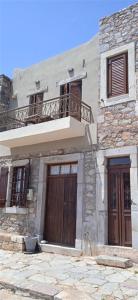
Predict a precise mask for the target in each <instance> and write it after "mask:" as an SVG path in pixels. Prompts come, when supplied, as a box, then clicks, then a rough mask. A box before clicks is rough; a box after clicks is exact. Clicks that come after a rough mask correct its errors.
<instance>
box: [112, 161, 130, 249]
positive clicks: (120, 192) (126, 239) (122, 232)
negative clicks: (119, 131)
mask: <svg viewBox="0 0 138 300" xmlns="http://www.w3.org/2000/svg"><path fill="white" fill-rule="evenodd" d="M119 160H120V164H119ZM123 162H124V163H123ZM127 163H128V164H127ZM108 242H109V244H110V245H119V246H127V247H129V246H131V245H132V228H131V194H130V166H129V158H126V157H124V158H123V157H122V158H119V159H118V158H114V159H110V160H109V166H108Z"/></svg>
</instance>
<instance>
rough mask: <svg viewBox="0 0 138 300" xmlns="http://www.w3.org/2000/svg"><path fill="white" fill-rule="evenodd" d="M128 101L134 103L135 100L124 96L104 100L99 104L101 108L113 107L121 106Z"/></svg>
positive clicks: (126, 95)
mask: <svg viewBox="0 0 138 300" xmlns="http://www.w3.org/2000/svg"><path fill="white" fill-rule="evenodd" d="M130 101H136V99H134V98H132V97H129V95H128V94H125V95H121V96H117V97H112V98H106V99H103V100H102V101H100V102H101V108H103V107H107V106H113V105H117V104H122V103H125V102H130Z"/></svg>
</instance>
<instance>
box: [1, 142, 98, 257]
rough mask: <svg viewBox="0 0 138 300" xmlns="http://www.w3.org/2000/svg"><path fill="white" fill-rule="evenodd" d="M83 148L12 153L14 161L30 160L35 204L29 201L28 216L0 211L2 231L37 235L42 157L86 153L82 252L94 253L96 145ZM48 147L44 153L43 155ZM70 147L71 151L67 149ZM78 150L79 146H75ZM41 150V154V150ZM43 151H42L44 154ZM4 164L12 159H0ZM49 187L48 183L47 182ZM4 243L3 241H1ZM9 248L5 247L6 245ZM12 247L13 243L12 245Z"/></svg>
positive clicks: (40, 146) (9, 162)
mask: <svg viewBox="0 0 138 300" xmlns="http://www.w3.org/2000/svg"><path fill="white" fill-rule="evenodd" d="M85 147H86V145H84V148H81V149H74V147H72V145H70V148H69V147H68V146H67V147H66V148H64V149H62V151H61V149H59V150H58V149H55V150H52V149H51V151H50V150H47V149H46V146H45V147H42V145H41V144H40V145H39V147H38V145H37V147H36V149H35V146H34V147H33V150H32V151H31V153H30V151H29V149H27V151H25V150H24V149H22V151H21V152H20V151H19V149H18V155H17V154H16V155H15V154H13V158H14V160H21V159H25V158H30V164H31V172H30V183H29V187H30V188H31V189H33V191H34V197H33V201H27V213H26V214H23V215H22V214H11V213H10V214H8V213H5V211H4V209H1V210H0V232H1V231H2V232H4V233H8V234H11V235H14V234H16V235H26V234H28V233H30V234H31V235H34V234H37V233H38V230H37V222H36V219H37V202H38V198H39V195H38V183H39V168H40V157H42V152H43V157H47V158H48V157H49V159H50V157H51V156H52V155H53V154H54V156H55V157H56V156H59V155H64V154H71V153H78V152H79V153H80V152H81V153H83V155H84V166H83V191H82V193H83V216H82V240H83V250H84V252H85V253H87V254H91V249H92V245H93V244H95V242H96V171H95V170H96V146H93V147H91V150H90V146H89V147H88V146H87V147H86V148H88V149H86V148H85ZM44 148H45V152H44ZM67 148H68V149H67ZM76 148H77V147H76ZM38 149H39V151H38ZM42 149H43V151H42ZM20 150H21V149H20ZM0 163H1V164H2V165H3V164H4V165H11V159H10V158H9V159H8V158H7V159H5V161H4V163H3V159H2V158H1V162H0ZM45 184H46V182H45ZM0 240H1V238H0ZM4 245H6V244H4ZM9 245H10V247H12V244H9ZM7 247H8V246H7Z"/></svg>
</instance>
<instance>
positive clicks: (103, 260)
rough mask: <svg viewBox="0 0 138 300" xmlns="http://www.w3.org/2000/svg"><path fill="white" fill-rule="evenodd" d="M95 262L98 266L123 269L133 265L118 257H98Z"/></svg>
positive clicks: (129, 261) (126, 259)
mask: <svg viewBox="0 0 138 300" xmlns="http://www.w3.org/2000/svg"><path fill="white" fill-rule="evenodd" d="M96 262H97V264H98V265H104V266H109V267H116V268H123V269H126V268H129V267H132V266H133V263H132V261H131V260H130V259H128V258H123V257H118V256H108V255H99V256H97V257H96Z"/></svg>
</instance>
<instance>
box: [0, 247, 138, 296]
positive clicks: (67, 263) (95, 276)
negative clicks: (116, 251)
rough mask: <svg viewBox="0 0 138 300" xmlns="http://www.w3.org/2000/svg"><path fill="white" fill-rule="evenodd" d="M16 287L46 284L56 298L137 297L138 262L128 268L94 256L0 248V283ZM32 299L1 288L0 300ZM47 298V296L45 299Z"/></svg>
mask: <svg viewBox="0 0 138 300" xmlns="http://www.w3.org/2000/svg"><path fill="white" fill-rule="evenodd" d="M1 282H3V283H4V282H5V283H8V284H9V283H10V284H11V285H18V287H28V286H35V287H39V286H41V288H42V290H43V287H45V286H46V285H47V286H48V287H49V289H51V290H53V289H55V288H56V289H57V294H58V295H57V296H55V298H53V299H55V300H59V299H63V300H81V299H83V300H89V299H93V300H113V299H118V300H119V299H124V300H126V299H132V300H138V265H137V266H136V265H135V266H133V267H132V268H129V269H125V270H124V269H119V268H113V267H104V266H99V265H97V264H96V262H95V259H94V258H90V257H80V258H78V257H70V256H61V255H57V254H46V253H39V254H34V255H26V254H23V253H14V252H9V251H3V250H0V283H1ZM29 299H33V297H32V298H31V296H30V295H29V294H27V293H25V294H23V292H21V291H14V292H13V291H10V290H4V289H3V288H2V286H0V300H29ZM45 299H46V298H45Z"/></svg>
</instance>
